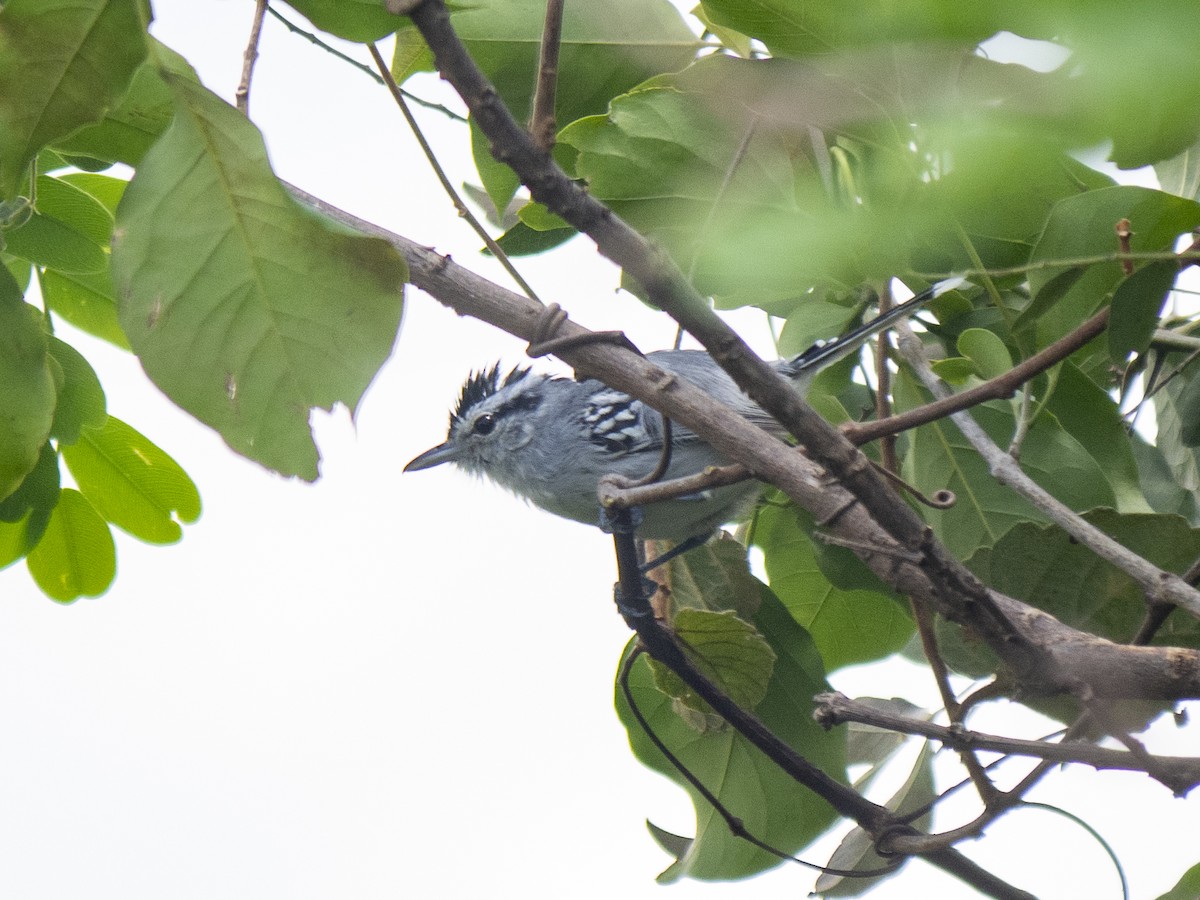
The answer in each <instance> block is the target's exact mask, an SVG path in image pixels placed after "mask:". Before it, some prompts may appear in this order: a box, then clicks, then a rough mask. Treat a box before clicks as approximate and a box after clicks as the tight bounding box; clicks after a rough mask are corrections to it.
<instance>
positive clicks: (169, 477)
mask: <svg viewBox="0 0 1200 900" xmlns="http://www.w3.org/2000/svg"><path fill="white" fill-rule="evenodd" d="M62 455H63V459H64V460H66V463H67V467H68V468H69V469H70V470H71V475H72V476H74V478H75V482H76V483H77V484H78V485H79V490H80V491H82V492H83V495H84V496H85V497H87V499H88V500H89V501H90V502H91V504H92V506H93V507H95V509H96V511H97V512H98V513H100V515H101V516H103V517H104V518H105V519H107V520H108V521H109V522H112V523H113V524H114V525H116V526H117V527H118V528H121V529H124V530H125V531H128V532H129V533H130V534H132V535H134V536H135V537H139V538H141V539H142V540H144V541H149V542H151V543H155V544H168V543H172V542H173V541H177V540H179V538H180V537H182V535H183V531H182V529H181V528H180V527H179V523H180V522H194V521H196V519H197V518H199V516H200V495H199V493H197V491H196V485H195V484H193V483H192V480H191V479H190V478H189V477H188V475H187V473H186V472H184V471H183V469H182V468H180V466H179V464H178V463H177V462H175V460H173V459H171V457H170V456H168V455H167V454H166V453H164V452H163V451H162V450H161V449H160V448H159V447H157V446H156V445H154V444H153V443H151V442H150V441H149V440H148V439H147V438H146V437H145V435H142V434H140V433H139V432H137V431H136V430H135V429H133V428H131V427H130V426H128V425H126V424H125V423H124V422H122V421H120V420H119V419H117V418H115V417H114V416H109V417H108V418H107V419H106V420H105V421H104V424H102V425H100V426H99V427H93V428H85V429H84V430H83V432H82V434H81V437H80V440H79V442H78V443H77V444H73V445H71V446H64V447H63V448H62Z"/></svg>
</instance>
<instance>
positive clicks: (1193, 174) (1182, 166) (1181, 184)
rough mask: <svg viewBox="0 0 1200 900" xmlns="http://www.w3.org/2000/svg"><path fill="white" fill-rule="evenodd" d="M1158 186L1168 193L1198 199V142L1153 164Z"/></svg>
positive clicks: (1199, 166)
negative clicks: (1176, 154) (1169, 157)
mask: <svg viewBox="0 0 1200 900" xmlns="http://www.w3.org/2000/svg"><path fill="white" fill-rule="evenodd" d="M1154 174H1155V175H1157V176H1158V183H1159V186H1160V187H1161V188H1162V189H1163V190H1164V191H1166V192H1167V193H1169V194H1174V195H1175V196H1177V197H1184V198H1186V199H1188V200H1200V143H1196V144H1192V146H1190V147H1188V148H1187V149H1186V150H1184V151H1183V152H1182V153H1180V154H1179V155H1178V156H1174V157H1172V158H1171V159H1167V160H1163V161H1162V162H1159V163H1156V164H1155V166H1154Z"/></svg>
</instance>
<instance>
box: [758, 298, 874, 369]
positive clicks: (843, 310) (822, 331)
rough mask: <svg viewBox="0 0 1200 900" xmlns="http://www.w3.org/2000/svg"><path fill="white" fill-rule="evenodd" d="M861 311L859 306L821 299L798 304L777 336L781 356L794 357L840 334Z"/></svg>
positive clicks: (812, 299) (807, 300)
mask: <svg viewBox="0 0 1200 900" xmlns="http://www.w3.org/2000/svg"><path fill="white" fill-rule="evenodd" d="M861 311H862V308H861V306H856V305H854V304H851V305H847V304H845V303H837V302H834V301H831V300H828V299H825V298H824V297H813V298H811V299H806V300H804V301H803V302H801V303H797V304H796V308H795V311H794V312H793V313H792V314H791V315H789V316H788V317H787V321H786V322H784V323H783V330H782V331H781V332H780V333H779V354H780V356H783V357H788V356H795V355H797V354H799V353H803V352H804V351H805V350H807V349H808V348H809V347H811V346H812V345H813V344H814V343H816V342H817V341H819V340H827V339H828V338H830V337H831V336H835V335H839V334H842V333H843V332H844V331H845V330H846V327H847V326H848V325H849V324H850V323H851V322H852V321H853V320H854V318H855V316H857V315H858V314H859V313H860V312H861Z"/></svg>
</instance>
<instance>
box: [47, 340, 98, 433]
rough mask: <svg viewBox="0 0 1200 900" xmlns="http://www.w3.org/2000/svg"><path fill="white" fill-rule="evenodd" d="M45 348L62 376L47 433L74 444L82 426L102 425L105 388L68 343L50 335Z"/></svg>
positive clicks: (84, 360) (85, 361) (92, 370)
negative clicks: (62, 379) (61, 372)
mask: <svg viewBox="0 0 1200 900" xmlns="http://www.w3.org/2000/svg"><path fill="white" fill-rule="evenodd" d="M48 349H49V351H50V356H51V357H53V358H54V360H55V361H56V362H57V363H58V365H59V366H60V367H61V368H62V371H63V378H64V381H63V386H62V388H61V389H60V390H59V392H58V402H57V404H56V405H55V407H54V423H53V425H52V426H51V428H50V436H51V437H53V438H56V439H58V440H59V441H60V442H61V443H63V444H74V443H75V442H76V441H78V440H79V434H80V431H81V429H83V428H84V427H85V426H92V427H99V426H101V425H103V424H104V420H105V418H106V417H107V415H108V413H107V411H106V409H105V400H104V388H102V387H101V386H100V379H99V378H98V377H97V376H96V372H95V370H94V369H92V367H91V365H89V364H88V361H87V360H86V359H84V358H83V356H82V355H81V354H80V353H79V351H78V350H76V349H75V348H74V347H72V346H71V345H70V344H64V343H63V342H62V341H60V340H59V339H58V338H56V337H51V338H50V342H49V346H48Z"/></svg>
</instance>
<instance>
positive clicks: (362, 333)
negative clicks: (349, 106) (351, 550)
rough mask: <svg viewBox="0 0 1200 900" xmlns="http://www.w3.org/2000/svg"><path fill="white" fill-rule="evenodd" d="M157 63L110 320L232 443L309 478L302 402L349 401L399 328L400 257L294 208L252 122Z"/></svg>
mask: <svg viewBox="0 0 1200 900" xmlns="http://www.w3.org/2000/svg"><path fill="white" fill-rule="evenodd" d="M164 77H165V78H166V79H167V81H168V83H169V84H170V85H171V86H172V88H173V90H174V91H175V95H176V100H177V102H178V105H179V111H178V114H177V115H176V118H175V121H174V123H173V124H172V126H171V128H170V129H169V130H168V131H167V133H166V134H164V135H163V138H162V140H160V141H159V142H158V143H157V144H155V145H154V147H153V148H152V149H151V150H150V152H148V153H147V154H146V156H145V158H144V159H143V160H142V165H141V166H140V167H139V169H138V173H137V176H136V177H135V178H134V180H133V182H132V183H131V184H130V186H129V187H128V188H127V189H126V191H125V197H124V199H123V200H122V201H121V206H120V208H119V210H118V215H117V223H118V231H117V235H118V238H117V239H116V240H115V241H114V248H113V281H114V284H115V285H116V287H117V296H118V298H119V302H118V305H119V314H120V321H121V325H122V328H123V330H124V331H125V334H126V335H127V336H128V338H129V342H130V345H131V346H132V347H133V349H134V352H136V353H137V355H138V356H139V358H140V359H141V362H142V365H143V367H144V368H145V370H146V373H147V374H148V375H149V376H150V378H151V380H153V381H154V383H155V384H157V385H158V386H159V387H160V388H162V390H163V391H164V392H165V393H166V394H167V395H168V396H169V397H170V398H171V399H172V400H174V401H175V402H176V403H178V404H179V405H180V406H182V407H183V408H184V409H186V410H187V411H188V412H190V413H191V414H192V415H194V416H196V418H198V419H199V420H200V421H202V422H205V423H206V424H208V425H211V426H212V427H213V428H215V429H216V430H217V431H218V432H220V434H221V436H222V437H223V438H224V439H225V441H226V442H227V443H228V444H229V445H230V446H231V447H232V448H233V449H234V450H236V451H237V452H239V453H241V454H243V455H245V456H247V457H249V458H251V459H254V460H257V461H258V462H260V463H262V464H263V465H265V466H268V467H269V468H272V469H275V470H276V471H278V472H281V473H283V474H285V475H299V476H301V477H303V478H305V479H308V480H313V479H315V478H316V477H317V460H318V455H317V450H316V446H315V445H314V443H313V439H312V435H311V433H310V431H309V424H308V419H309V413H310V411H311V410H312V409H315V408H318V407H319V408H323V409H331V408H332V407H333V405H334V404H335V403H338V402H341V403H344V404H346V406H347V407H349V408H350V409H351V410H352V411H353V410H354V409H356V408H357V405H358V402H359V400H360V399H361V397H362V394H363V391H364V390H365V389H366V387H367V385H368V384H369V383H370V381H371V379H372V378H373V377H374V375H375V372H376V371H377V370H378V369H379V367H380V366H381V365H382V364H383V361H384V360H385V359H386V358H387V356H388V353H389V352H390V351H391V347H392V342H393V340H394V339H395V335H396V330H397V328H398V327H399V323H400V310H401V286H402V284H403V282H404V280H405V279H406V277H407V270H406V268H405V265H404V261H403V259H402V258H401V256H400V255H399V253H397V251H396V250H395V249H394V248H393V247H391V246H390V245H389V244H387V243H386V242H384V241H382V240H378V239H374V238H364V237H361V236H357V235H352V234H349V233H348V232H346V231H345V230H344V229H342V228H340V227H336V226H333V225H331V224H327V223H326V222H325V221H324V220H322V219H319V218H318V217H317V216H315V215H313V214H310V213H308V212H307V211H305V210H304V209H302V208H301V207H300V206H299V205H298V204H297V203H296V202H295V201H293V200H292V199H291V197H290V196H289V195H288V194H287V193H286V192H285V191H284V189H283V187H282V186H281V185H280V184H279V182H278V181H277V180H276V179H275V177H274V175H273V174H272V172H271V169H270V166H269V165H268V163H267V158H266V151H265V148H264V147H263V144H262V137H261V136H260V135H259V133H258V131H257V129H255V128H254V126H253V125H251V124H250V123H249V122H247V121H246V119H245V118H244V117H243V116H241V115H239V114H238V113H237V111H236V110H234V109H233V108H232V107H230V106H228V105H227V104H225V103H223V102H222V101H221V100H219V99H218V98H217V97H215V96H214V95H212V94H211V93H209V92H208V91H206V90H204V89H203V88H201V87H198V86H197V85H195V84H194V83H192V82H190V81H188V80H186V79H184V78H180V77H178V76H175V75H170V74H168V73H164Z"/></svg>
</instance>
